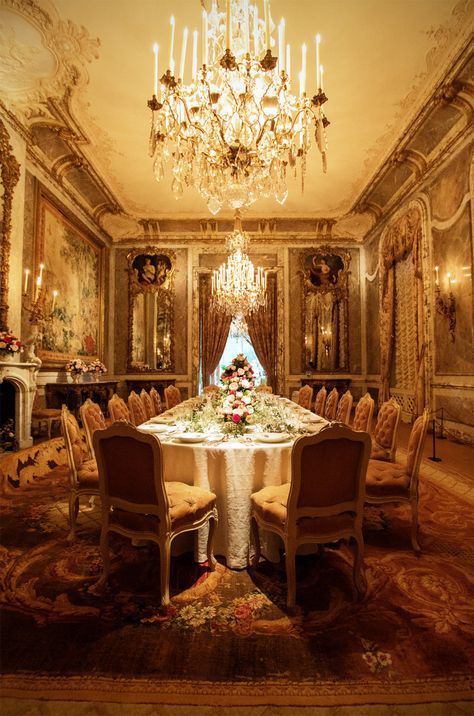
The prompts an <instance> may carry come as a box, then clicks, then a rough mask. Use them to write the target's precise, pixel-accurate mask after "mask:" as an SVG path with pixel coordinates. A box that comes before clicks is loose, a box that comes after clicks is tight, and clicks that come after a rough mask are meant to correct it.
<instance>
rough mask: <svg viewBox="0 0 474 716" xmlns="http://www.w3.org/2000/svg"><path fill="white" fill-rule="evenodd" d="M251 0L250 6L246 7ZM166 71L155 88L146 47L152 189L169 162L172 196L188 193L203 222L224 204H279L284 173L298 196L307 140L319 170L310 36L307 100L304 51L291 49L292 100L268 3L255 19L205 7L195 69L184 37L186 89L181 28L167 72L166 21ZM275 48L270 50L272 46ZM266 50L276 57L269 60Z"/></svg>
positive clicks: (321, 122) (231, 3)
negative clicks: (201, 202)
mask: <svg viewBox="0 0 474 716" xmlns="http://www.w3.org/2000/svg"><path fill="white" fill-rule="evenodd" d="M255 1H257V0H255ZM170 26H171V45H170V48H171V49H170V58H169V67H168V69H167V71H166V72H165V73H164V74H163V75H162V77H161V78H160V79H159V71H158V51H159V47H158V45H157V44H155V45H154V54H155V58H154V59H155V62H154V68H155V81H154V94H153V97H152V99H151V100H149V101H148V106H149V107H150V109H151V111H152V122H151V134H150V146H149V151H150V156H152V157H153V161H154V173H155V178H156V180H157V181H161V179H162V178H163V176H164V171H165V169H164V168H165V164H166V163H167V161H168V160H169V161H171V163H172V167H173V169H172V171H173V175H174V176H173V181H172V191H173V193H174V195H175V197H176V198H180V197H181V196H182V194H183V192H184V189H185V187H194V188H195V189H197V191H198V192H199V194H201V196H202V197H203V198H204V199H205V201H206V203H207V207H208V209H209V211H210V212H211V213H212V214H217V212H218V211H219V210H220V209H221V207H223V206H225V205H228V206H229V207H231V208H232V209H239V208H244V207H249V206H251V205H252V204H253V203H254V202H255V201H257V199H259V198H262V197H263V198H268V197H274V198H275V199H276V200H277V201H278V202H280V203H281V204H283V203H284V202H285V200H286V197H287V195H288V189H287V184H286V177H287V172H288V173H294V174H295V175H297V174H298V171H299V173H300V176H301V186H302V189H304V176H305V170H306V159H307V154H308V151H309V149H310V146H311V139H312V135H313V133H314V137H315V140H316V144H317V146H318V149H319V151H320V152H321V155H322V164H323V171H326V150H327V142H326V131H325V130H326V127H327V125H328V124H329V121H328V120H327V119H326V117H325V115H324V112H323V104H324V103H325V102H326V100H327V98H326V96H325V94H324V90H323V67H322V65H321V64H320V61H319V45H320V36H319V34H318V35H316V37H315V56H316V62H315V68H316V87H317V92H316V93H315V94H314V96H313V97H311V96H307V94H306V70H307V62H306V55H307V47H306V45H305V44H303V46H302V48H301V71H300V72H299V75H298V78H299V92H298V94H295V93H293V94H292V93H291V91H290V77H291V48H290V45H287V44H285V21H284V19H282V20H281V22H280V24H279V25H278V47H276V44H277V43H276V41H275V40H274V39H273V37H272V33H273V32H274V30H275V28H274V26H273V22H272V19H271V14H270V0H264V19H261V18H260V17H259V11H258V5H257V4H250V2H249V0H226V11H225V12H220V11H219V3H218V1H217V0H212V5H211V9H210V11H209V13H208V12H206V10H203V12H202V32H201V42H200V43H199V44H200V45H201V66H200V68H199V69H198V32H197V30H194V32H193V46H192V68H191V74H190V77H191V81H190V83H189V84H186V83H185V81H184V78H185V74H186V72H185V66H186V53H187V46H188V29H187V28H184V31H183V39H182V45H181V56H180V67H179V71H176V69H175V59H174V47H175V18H174V17H171V21H170ZM274 46H275V47H274ZM272 50H273V51H275V52H277V53H278V58H277V57H274V56H273V54H272Z"/></svg>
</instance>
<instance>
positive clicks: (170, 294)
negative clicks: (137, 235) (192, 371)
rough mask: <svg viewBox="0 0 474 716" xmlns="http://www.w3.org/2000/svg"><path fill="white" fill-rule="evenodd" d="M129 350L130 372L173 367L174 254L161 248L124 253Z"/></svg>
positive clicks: (164, 369)
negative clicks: (127, 300) (127, 287)
mask: <svg viewBox="0 0 474 716" xmlns="http://www.w3.org/2000/svg"><path fill="white" fill-rule="evenodd" d="M127 258H128V270H129V317H128V324H129V340H130V343H129V349H128V365H127V369H128V370H129V371H131V372H134V371H144V372H153V373H155V372H156V371H165V372H173V370H174V330H173V327H174V288H173V279H174V273H175V266H176V256H175V254H174V253H173V252H172V251H166V250H164V249H158V250H157V249H151V248H147V249H145V250H143V249H140V250H139V251H133V252H132V253H130V254H129V255H128V257H127Z"/></svg>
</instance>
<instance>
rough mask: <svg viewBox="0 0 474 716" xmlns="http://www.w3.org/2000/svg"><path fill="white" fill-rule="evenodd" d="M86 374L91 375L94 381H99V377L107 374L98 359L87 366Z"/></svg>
mask: <svg viewBox="0 0 474 716" xmlns="http://www.w3.org/2000/svg"><path fill="white" fill-rule="evenodd" d="M87 372H88V373H92V375H93V376H94V379H95V380H100V376H101V375H103V374H104V373H107V368H106V367H105V365H104V364H103V363H101V361H100V360H99V359H98V358H96V359H95V360H93V361H92V362H91V363H89V365H88V366H87Z"/></svg>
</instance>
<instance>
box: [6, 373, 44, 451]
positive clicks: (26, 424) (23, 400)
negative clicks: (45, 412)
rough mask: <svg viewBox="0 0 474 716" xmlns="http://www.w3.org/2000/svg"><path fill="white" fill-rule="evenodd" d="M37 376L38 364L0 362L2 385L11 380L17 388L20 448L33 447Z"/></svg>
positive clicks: (16, 432) (16, 423)
mask: <svg viewBox="0 0 474 716" xmlns="http://www.w3.org/2000/svg"><path fill="white" fill-rule="evenodd" d="M37 374H38V364H37V363H20V362H12V361H0V383H1V382H3V381H4V380H9V381H11V382H12V383H13V385H14V386H15V440H16V442H17V444H18V447H19V448H26V447H30V446H31V445H33V438H32V437H31V411H32V410H33V401H34V399H35V392H36V376H37Z"/></svg>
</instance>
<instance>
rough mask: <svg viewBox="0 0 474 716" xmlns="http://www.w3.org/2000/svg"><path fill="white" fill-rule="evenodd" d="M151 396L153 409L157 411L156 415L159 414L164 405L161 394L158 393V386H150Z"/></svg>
mask: <svg viewBox="0 0 474 716" xmlns="http://www.w3.org/2000/svg"><path fill="white" fill-rule="evenodd" d="M150 398H151V399H152V401H153V409H154V411H155V415H159V414H160V413H161V412H162V410H163V406H162V405H161V397H160V394H159V393H158V391H157V389H156V388H153V387H152V388H150Z"/></svg>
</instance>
